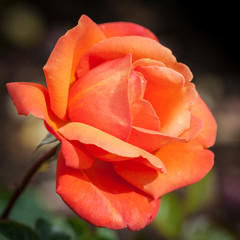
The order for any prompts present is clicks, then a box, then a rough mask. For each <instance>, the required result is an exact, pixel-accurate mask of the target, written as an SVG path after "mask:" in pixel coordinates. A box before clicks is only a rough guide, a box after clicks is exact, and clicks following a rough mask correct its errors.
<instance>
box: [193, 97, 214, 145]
mask: <svg viewBox="0 0 240 240" xmlns="http://www.w3.org/2000/svg"><path fill="white" fill-rule="evenodd" d="M192 114H193V115H195V116H196V117H198V118H200V119H201V120H202V122H203V130H202V131H201V132H200V134H199V135H198V136H197V137H196V138H195V139H194V141H195V142H197V143H199V144H201V145H203V146H204V147H206V148H209V147H211V146H213V145H214V143H215V141H216V132H217V123H216V120H215V118H214V117H213V115H212V113H211V111H210V110H209V108H208V107H207V105H206V104H205V103H204V101H203V100H202V98H201V97H200V96H198V98H197V101H196V103H195V105H194V106H193V108H192Z"/></svg>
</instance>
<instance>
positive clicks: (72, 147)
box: [61, 138, 95, 169]
mask: <svg viewBox="0 0 240 240" xmlns="http://www.w3.org/2000/svg"><path fill="white" fill-rule="evenodd" d="M61 151H62V154H63V157H64V159H65V165H66V166H68V167H71V168H76V169H88V168H90V167H92V165H93V163H94V162H95V160H94V158H93V157H92V156H91V154H90V153H89V152H88V151H87V150H86V149H85V148H84V146H83V145H82V144H80V143H79V142H77V141H76V142H73V141H67V140H65V139H64V138H63V139H62V141H61Z"/></svg>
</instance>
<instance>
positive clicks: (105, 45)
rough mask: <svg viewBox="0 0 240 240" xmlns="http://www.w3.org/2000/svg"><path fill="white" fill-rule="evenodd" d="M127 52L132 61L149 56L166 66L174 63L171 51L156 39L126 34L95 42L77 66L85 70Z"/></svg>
mask: <svg viewBox="0 0 240 240" xmlns="http://www.w3.org/2000/svg"><path fill="white" fill-rule="evenodd" d="M129 53H131V54H132V57H133V62H135V61H136V60H139V59H141V58H151V59H154V60H157V61H160V62H163V63H164V64H165V65H167V66H170V65H174V64H176V58H175V57H174V56H173V55H172V52H171V51H170V50H169V49H168V48H166V47H164V46H163V45H161V44H160V43H158V42H157V41H154V40H152V39H150V38H145V37H139V36H126V37H113V38H108V39H106V40H104V41H101V42H99V43H97V44H95V45H94V46H92V47H91V48H90V49H89V51H88V52H87V54H86V55H85V56H84V57H83V58H82V59H81V61H80V62H79V66H78V68H80V69H81V71H85V72H86V71H88V70H89V69H92V68H94V67H96V66H97V65H99V64H101V63H103V62H105V61H109V60H112V59H115V58H121V57H124V56H126V55H128V54H129ZM84 68H85V70H83V69H84Z"/></svg>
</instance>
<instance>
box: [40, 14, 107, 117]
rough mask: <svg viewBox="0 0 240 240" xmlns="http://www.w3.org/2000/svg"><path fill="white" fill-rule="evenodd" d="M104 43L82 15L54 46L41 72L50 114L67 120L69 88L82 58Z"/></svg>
mask: <svg viewBox="0 0 240 240" xmlns="http://www.w3.org/2000/svg"><path fill="white" fill-rule="evenodd" d="M103 39H105V36H104V34H103V33H102V31H101V30H100V28H99V27H98V26H97V24H95V23H94V22H93V21H92V20H91V19H90V18H88V17H87V16H85V15H83V16H82V17H81V18H80V20H79V22H78V25H77V26H76V27H74V28H73V29H71V30H69V31H68V32H67V33H66V34H65V35H64V36H62V37H61V38H60V39H59V40H58V41H57V43H56V45H55V47H54V49H53V51H52V53H51V55H50V57H49V59H48V61H47V63H46V65H45V66H44V68H43V70H44V73H45V77H46V81H47V86H48V90H49V95H50V104H51V108H52V110H53V112H54V113H55V114H56V115H57V116H58V117H59V118H60V119H67V115H66V113H67V100H68V90H69V85H70V84H71V83H72V82H74V81H75V73H76V68H77V65H78V63H79V60H80V59H81V57H82V56H83V54H84V53H85V52H86V51H87V50H88V49H89V48H90V47H91V46H92V45H94V44H95V43H97V42H99V41H101V40H103Z"/></svg>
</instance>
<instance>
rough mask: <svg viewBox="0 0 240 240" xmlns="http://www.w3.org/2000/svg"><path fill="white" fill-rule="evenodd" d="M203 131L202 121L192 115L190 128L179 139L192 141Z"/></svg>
mask: <svg viewBox="0 0 240 240" xmlns="http://www.w3.org/2000/svg"><path fill="white" fill-rule="evenodd" d="M202 129H203V122H202V120H201V119H200V118H198V117H196V116H194V115H191V120H190V128H188V129H186V130H185V131H184V132H183V133H182V134H180V136H179V137H180V138H184V139H186V140H187V141H190V140H192V139H193V138H195V137H196V136H197V135H198V134H199V133H200V132H201V131H202Z"/></svg>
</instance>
